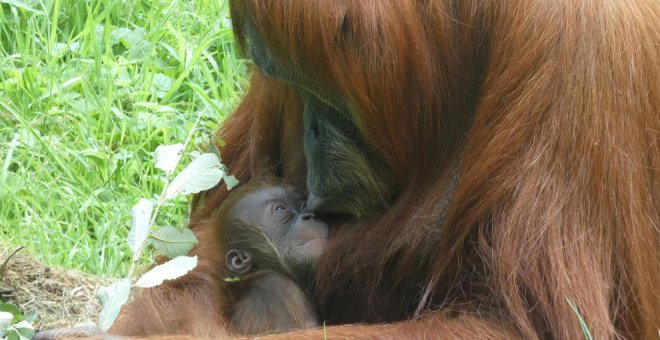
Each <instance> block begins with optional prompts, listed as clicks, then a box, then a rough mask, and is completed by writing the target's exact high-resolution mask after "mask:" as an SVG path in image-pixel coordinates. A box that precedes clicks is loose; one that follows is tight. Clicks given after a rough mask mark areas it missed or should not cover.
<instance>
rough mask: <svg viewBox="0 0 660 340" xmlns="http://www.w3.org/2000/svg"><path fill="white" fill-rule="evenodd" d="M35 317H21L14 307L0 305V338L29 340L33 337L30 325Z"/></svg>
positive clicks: (32, 328) (16, 307) (17, 309)
mask: <svg viewBox="0 0 660 340" xmlns="http://www.w3.org/2000/svg"><path fill="white" fill-rule="evenodd" d="M35 320H36V315H34V314H28V315H23V314H22V313H21V310H20V309H19V308H18V306H16V305H12V304H9V303H0V338H3V339H4V338H5V337H6V339H8V340H29V339H32V336H34V333H35V330H34V326H33V325H32V324H33V323H34V322H35Z"/></svg>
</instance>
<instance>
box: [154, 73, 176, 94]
mask: <svg viewBox="0 0 660 340" xmlns="http://www.w3.org/2000/svg"><path fill="white" fill-rule="evenodd" d="M173 83H174V80H172V78H170V77H168V76H166V75H164V74H162V73H156V74H155V75H154V80H153V83H152V88H153V90H154V92H155V93H156V96H157V97H158V98H163V97H165V94H166V93H167V91H169V90H170V89H171V88H172V84H173Z"/></svg>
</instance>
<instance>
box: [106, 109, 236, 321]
mask: <svg viewBox="0 0 660 340" xmlns="http://www.w3.org/2000/svg"><path fill="white" fill-rule="evenodd" d="M199 117H201V115H200V116H198V119H197V121H196V122H195V124H194V125H193V128H192V130H191V132H190V133H189V134H188V137H187V138H186V141H185V143H183V144H173V145H161V146H158V147H157V148H156V151H155V152H154V158H155V163H156V167H157V168H158V169H160V170H162V171H164V172H165V175H166V176H165V182H164V184H163V188H162V191H161V194H160V196H159V197H158V200H157V202H156V206H155V208H154V205H153V202H152V201H151V200H149V199H147V198H141V199H140V201H139V202H138V203H137V204H135V205H134V206H133V209H132V210H131V211H132V217H133V218H132V226H131V229H130V231H129V233H128V237H127V242H128V246H129V248H130V249H131V251H132V253H133V256H132V262H131V268H130V270H129V272H128V276H127V277H126V278H125V279H123V280H120V281H118V282H115V283H114V284H112V285H110V286H107V287H103V288H101V289H100V290H99V292H98V294H97V296H98V298H99V300H100V301H101V304H102V305H103V310H102V311H101V314H100V316H99V327H100V328H101V329H102V330H107V329H109V328H110V326H112V323H113V322H114V320H115V319H116V318H117V315H119V311H120V310H121V307H122V305H124V304H125V303H126V301H128V298H129V295H130V292H131V288H133V287H138V288H151V287H155V286H158V285H160V284H162V283H163V282H164V281H165V280H173V279H176V278H179V277H181V276H183V275H185V274H186V273H188V272H189V271H190V270H192V269H194V268H195V267H196V266H197V256H187V255H186V254H187V253H188V252H189V251H190V250H191V249H192V248H193V247H194V245H195V244H197V238H196V237H195V235H194V234H193V233H192V231H190V230H189V229H183V230H178V229H177V228H174V227H171V226H164V227H160V228H157V227H156V217H157V215H158V212H159V211H160V209H161V208H162V207H163V205H164V203H165V202H166V201H167V200H170V199H173V198H175V197H176V196H178V195H187V194H193V193H197V192H200V191H204V190H208V189H211V188H213V187H214V186H216V185H217V184H218V183H219V182H220V181H221V180H222V179H224V180H225V184H226V185H227V187H228V189H231V187H232V186H233V185H235V184H236V179H235V178H233V177H232V176H228V175H227V174H226V167H225V166H223V165H222V164H221V163H220V158H219V157H218V155H217V154H216V153H204V154H201V155H198V156H197V157H196V158H195V159H194V160H193V161H192V162H191V163H190V164H188V166H187V167H185V168H184V169H183V170H182V171H181V172H180V173H179V174H178V175H177V176H176V177H174V179H172V180H170V178H171V176H172V174H173V173H174V171H175V169H176V168H177V165H178V164H179V162H180V161H181V158H182V156H183V151H184V150H185V149H186V147H187V146H188V144H189V142H190V140H191V136H192V135H193V133H194V131H195V128H196V126H197V124H198V123H199ZM148 244H151V245H152V246H153V247H154V248H155V249H156V250H158V251H159V252H160V253H162V254H164V255H165V256H167V257H169V258H170V259H171V260H169V261H167V262H165V263H162V264H159V265H157V266H155V267H153V268H152V269H151V270H149V271H147V272H146V273H144V274H143V275H142V276H140V277H139V278H137V279H135V275H136V268H137V267H138V264H139V263H140V261H141V259H142V255H143V252H144V249H145V247H146V246H147V245H148Z"/></svg>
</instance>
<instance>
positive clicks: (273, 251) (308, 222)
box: [213, 181, 328, 334]
mask: <svg viewBox="0 0 660 340" xmlns="http://www.w3.org/2000/svg"><path fill="white" fill-rule="evenodd" d="M305 200H306V198H305V197H304V196H303V195H301V194H300V193H297V192H295V191H293V189H292V188H289V187H286V186H281V185H277V184H272V183H269V182H264V181H254V182H251V183H248V184H246V185H244V186H243V187H241V188H239V189H237V190H236V191H235V192H232V193H231V195H230V196H229V198H228V199H227V200H225V202H224V203H223V205H222V206H221V207H220V209H219V210H218V211H217V213H216V215H215V217H214V224H213V225H214V226H216V227H219V228H220V234H219V235H220V238H221V240H220V242H221V244H222V247H223V248H222V249H223V250H224V254H225V264H226V267H227V270H228V273H229V276H230V277H231V276H233V277H236V278H238V280H237V281H236V282H230V283H228V285H229V290H230V292H231V293H232V295H233V297H234V303H232V304H231V307H230V310H229V311H228V315H229V319H230V327H231V328H232V330H234V331H236V332H238V333H241V334H260V333H275V332H282V331H286V330H292V329H303V328H314V327H317V326H318V325H319V324H318V320H317V316H316V312H315V311H314V307H313V306H312V304H311V302H310V301H309V298H308V296H307V293H306V292H305V290H304V289H303V288H301V287H304V286H307V283H308V282H309V276H310V273H311V270H312V268H313V266H314V265H315V263H316V260H317V259H318V257H319V256H320V255H321V253H322V252H323V249H324V248H325V246H326V243H327V240H328V226H327V224H326V223H324V222H322V221H319V220H317V219H316V218H315V217H314V214H312V213H309V212H305V203H304V202H305Z"/></svg>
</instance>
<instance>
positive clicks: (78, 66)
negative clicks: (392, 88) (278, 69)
mask: <svg viewBox="0 0 660 340" xmlns="http://www.w3.org/2000/svg"><path fill="white" fill-rule="evenodd" d="M246 69H247V66H246V63H245V62H244V61H243V60H241V59H240V56H238V54H237V51H236V47H235V45H234V41H233V36H232V32H231V22H230V20H229V19H228V8H227V3H226V1H222V0H215V1H213V0H202V1H191V0H142V1H139V0H137V1H136V0H131V1H129V0H110V1H100V0H85V1H80V0H0V243H5V244H7V243H10V244H14V245H25V246H27V247H28V248H29V249H30V252H31V253H33V254H35V255H36V256H37V257H38V258H39V260H41V261H43V262H45V263H47V264H50V265H56V266H64V267H70V268H78V269H81V270H84V271H87V272H90V273H94V274H97V275H101V276H113V277H118V276H121V275H125V273H126V271H127V270H128V268H127V267H128V264H129V261H128V258H129V254H130V251H129V250H128V247H127V245H126V242H125V237H126V234H127V232H128V228H129V226H130V209H131V207H132V206H133V205H134V204H135V203H136V202H137V201H138V199H139V197H154V196H155V195H157V194H158V193H160V190H161V188H162V180H163V177H162V176H163V174H162V172H161V171H159V170H155V169H154V167H153V166H154V163H153V158H152V157H153V151H154V149H155V148H156V147H157V146H158V145H160V144H172V143H179V142H183V140H184V139H185V136H186V134H187V132H188V131H189V130H190V128H191V126H192V124H193V122H194V121H195V119H196V117H197V115H199V114H200V113H201V114H202V117H203V118H202V123H201V126H202V130H206V131H213V130H215V129H216V128H217V125H218V123H219V122H221V121H222V119H223V118H224V117H226V115H227V114H228V113H229V112H231V111H232V109H233V108H234V107H235V105H236V104H237V102H238V100H239V98H240V95H241V93H242V92H243V88H244V87H245V80H244V79H245V74H246ZM207 142H208V138H207V134H206V133H204V132H200V133H197V134H196V135H195V139H194V140H193V147H192V149H197V150H201V149H203V148H204V145H205V144H206V143H207ZM187 214H188V202H187V201H186V199H185V198H180V199H178V200H175V201H173V202H171V203H168V205H167V206H166V207H165V208H164V210H162V211H161V213H160V217H159V221H158V224H159V225H161V226H165V225H173V226H182V225H185V224H186V216H187Z"/></svg>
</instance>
